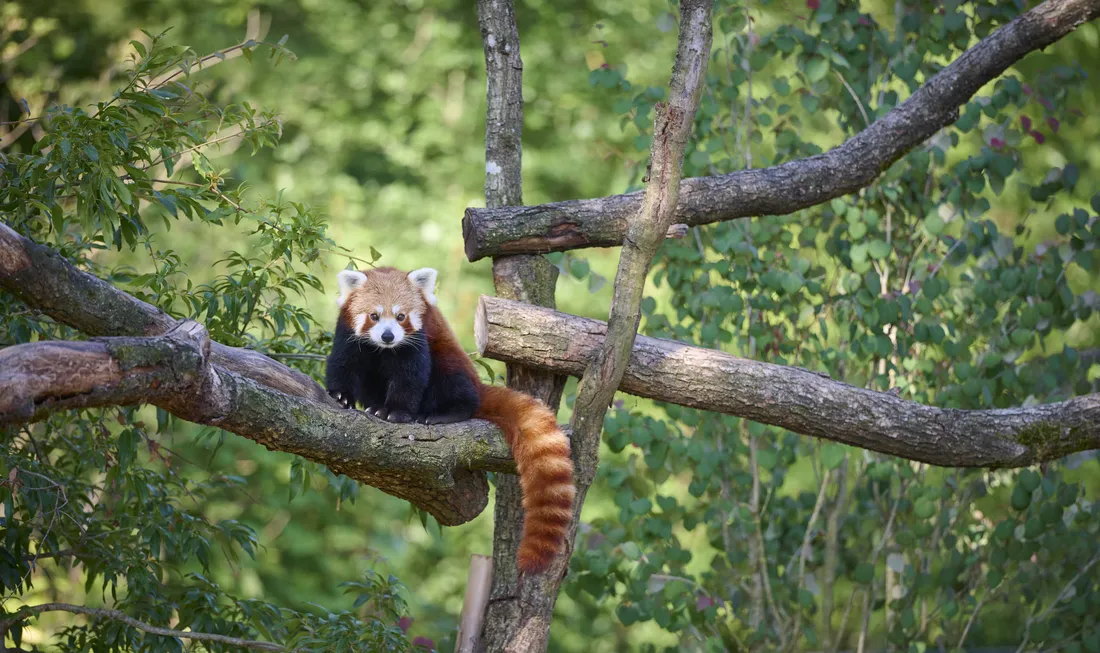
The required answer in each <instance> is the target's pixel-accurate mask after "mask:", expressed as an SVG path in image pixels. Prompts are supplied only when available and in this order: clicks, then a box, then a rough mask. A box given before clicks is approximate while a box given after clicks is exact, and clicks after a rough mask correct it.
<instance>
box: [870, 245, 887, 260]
mask: <svg viewBox="0 0 1100 653" xmlns="http://www.w3.org/2000/svg"><path fill="white" fill-rule="evenodd" d="M867 253H868V254H870V255H871V258H873V259H875V260H881V259H884V258H886V257H887V256H888V255H889V254H890V246H889V245H887V244H886V241H884V240H873V241H871V244H870V246H869V247H868V248H867Z"/></svg>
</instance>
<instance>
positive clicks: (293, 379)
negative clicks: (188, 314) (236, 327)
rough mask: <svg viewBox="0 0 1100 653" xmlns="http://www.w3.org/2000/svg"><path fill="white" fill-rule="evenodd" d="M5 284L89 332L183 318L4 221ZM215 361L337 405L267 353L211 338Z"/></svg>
mask: <svg viewBox="0 0 1100 653" xmlns="http://www.w3.org/2000/svg"><path fill="white" fill-rule="evenodd" d="M0 288H4V289H5V290H7V291H9V292H11V293H12V294H13V295H15V296H16V298H18V299H19V300H21V301H22V302H23V303H24V304H26V305H27V306H30V307H32V308H34V309H36V310H39V311H42V312H43V313H45V314H46V315H49V316H50V317H52V318H53V319H55V320H57V321H58V322H61V323H63V324H67V325H69V326H71V327H73V328H74V329H76V330H78V331H80V332H82V333H85V334H87V335H90V336H157V335H163V334H165V333H168V332H169V331H170V330H171V329H173V328H174V327H176V326H177V325H178V324H179V320H177V319H175V318H173V317H172V316H170V315H168V314H167V313H165V312H164V311H162V310H160V309H159V308H157V307H155V306H151V305H149V304H146V303H145V302H143V301H141V300H139V299H137V298H135V297H133V296H132V295H129V294H127V293H125V292H123V291H121V290H119V289H118V288H115V287H114V286H112V285H111V284H109V283H107V282H106V281H103V280H102V279H99V278H97V277H96V276H94V275H91V274H88V273H87V272H84V271H82V270H78V269H77V268H76V267H74V266H73V265H72V264H71V263H69V262H68V261H66V260H65V259H64V258H62V257H61V255H60V254H58V253H57V252H55V251H54V250H52V249H51V248H49V247H46V246H44V245H39V244H38V243H35V242H33V241H31V240H30V239H28V238H25V237H23V236H22V235H20V234H19V233H17V232H16V231H15V230H13V229H12V228H10V227H8V226H7V225H5V224H3V223H0ZM211 357H212V361H213V362H214V364H215V365H218V366H219V367H222V368H223V369H226V370H228V371H231V372H234V373H236V374H240V375H241V376H243V377H245V378H249V379H252V380H254V381H257V382H259V383H261V384H263V385H265V386H268V387H270V388H274V389H275V390H278V391H280V392H284V393H286V394H289V395H294V396H296V397H305V398H307V399H311V400H313V401H316V402H319V403H322V404H326V405H329V406H332V407H334V408H335V407H336V406H337V404H336V402H335V401H333V400H332V398H331V397H329V396H328V393H326V392H325V389H324V388H322V387H321V386H319V385H317V383H316V382H315V381H314V380H313V379H311V378H310V377H309V376H308V375H306V374H303V373H301V372H299V371H298V370H295V369H291V368H289V367H287V366H286V365H283V364H282V363H280V362H278V361H275V360H272V359H270V358H268V357H267V356H264V355H263V354H261V353H259V352H257V351H252V350H249V349H241V348H240V347H228V346H226V345H223V344H221V343H218V342H212V343H211Z"/></svg>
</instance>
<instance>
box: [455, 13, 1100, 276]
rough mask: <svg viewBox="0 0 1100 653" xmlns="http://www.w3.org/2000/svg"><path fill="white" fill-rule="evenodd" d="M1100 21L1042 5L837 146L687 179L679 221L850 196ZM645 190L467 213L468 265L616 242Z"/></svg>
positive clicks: (771, 211)
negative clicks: (985, 92) (1034, 55)
mask: <svg viewBox="0 0 1100 653" xmlns="http://www.w3.org/2000/svg"><path fill="white" fill-rule="evenodd" d="M1097 16H1100V1H1098V0H1047V1H1046V2H1044V3H1043V4H1041V5H1039V6H1038V7H1035V8H1034V9H1032V10H1031V11H1028V12H1027V13H1025V14H1023V15H1021V16H1019V17H1018V18H1016V19H1015V20H1013V21H1012V22H1010V23H1008V24H1007V25H1005V26H1003V27H1001V28H1000V29H998V30H997V31H996V32H994V33H993V34H991V35H989V36H988V37H986V38H985V39H983V40H982V41H981V42H980V43H978V44H977V45H975V46H974V47H973V48H971V49H970V50H968V51H967V52H966V53H964V54H963V55H962V56H960V57H959V58H958V59H956V60H955V61H953V62H952V63H951V64H950V65H949V66H947V67H946V68H944V69H943V70H941V71H940V72H939V73H938V74H936V75H935V76H934V77H932V79H930V80H928V81H927V82H926V83H925V84H924V85H923V86H922V87H921V88H919V89H917V91H916V92H915V93H913V95H912V96H911V97H909V99H907V100H906V101H905V102H903V103H902V104H901V105H899V106H898V107H897V108H895V109H894V110H893V111H891V112H890V113H888V114H886V115H885V116H884V117H882V118H881V119H879V120H878V121H876V122H875V123H873V124H871V125H870V126H869V127H867V128H866V129H864V130H863V131H862V132H860V133H859V134H857V135H855V136H853V137H852V138H850V139H849V140H848V141H846V142H845V143H843V144H842V145H840V146H838V147H836V148H834V149H832V150H830V151H828V152H826V153H824V154H820V155H817V156H812V157H808V158H805V159H801V160H798V161H791V162H789V163H784V164H782V165H778V166H774V167H771V168H760V169H754V170H740V171H738V172H734V173H731V174H727V175H716V176H712V177H696V178H693V179H685V180H684V181H683V183H682V184H681V186H680V198H679V204H678V205H677V207H676V214H675V221H676V222H679V223H684V224H687V225H689V226H696V225H704V224H710V223H714V222H722V221H725V220H733V219H736V218H748V217H759V216H767V215H786V214H789V213H794V212H795V211H799V210H801V209H805V208H809V207H812V206H816V205H818V204H821V203H822V202H826V201H828V200H830V199H832V198H834V197H840V196H843V195H846V194H848V193H852V192H855V191H857V190H859V189H861V188H863V187H865V186H867V185H868V184H870V183H871V182H872V181H874V180H875V178H877V177H878V176H879V174H881V173H882V172H883V171H884V170H886V169H887V168H888V167H890V165H891V164H893V163H894V162H895V161H897V160H898V159H900V158H901V157H902V156H904V155H905V154H906V153H907V152H909V151H910V150H912V149H913V148H914V147H917V146H918V145H920V144H921V143H923V142H924V141H925V140H926V139H928V138H929V137H931V136H932V135H933V134H935V133H936V132H937V131H939V130H940V129H941V128H943V127H945V126H947V125H950V124H951V123H953V122H955V121H956V120H957V119H958V117H959V107H960V106H961V105H963V104H965V103H966V102H968V101H969V100H970V98H971V97H972V96H973V95H974V93H976V92H978V90H979V89H980V88H981V87H982V86H984V85H985V84H986V83H987V82H989V81H990V80H993V79H994V78H996V77H997V76H998V75H1000V74H1001V73H1003V72H1004V71H1005V70H1006V69H1007V68H1008V67H1009V66H1011V65H1012V64H1013V63H1015V62H1016V61H1018V60H1019V59H1021V58H1022V57H1024V56H1025V55H1027V54H1028V53H1030V52H1033V51H1035V50H1041V49H1042V48H1044V47H1046V46H1047V45H1050V44H1051V43H1054V42H1055V41H1057V40H1058V39H1060V38H1062V37H1063V36H1065V35H1067V34H1069V33H1070V32H1072V31H1073V30H1074V29H1076V28H1077V26H1079V25H1081V24H1082V23H1085V22H1087V21H1090V20H1093V19H1095V18H1096V17H1097ZM643 199H644V195H643V193H641V192H637V193H630V194H627V195H614V196H611V197H601V198H597V199H587V200H571V201H566V202H554V203H551V204H542V205H539V206H519V207H505V208H484V209H479V208H469V209H466V214H465V217H464V218H463V220H462V233H463V239H464V240H465V245H466V256H467V258H469V260H471V261H476V260H478V259H481V258H484V257H486V256H500V255H503V254H522V253H546V252H555V251H563V250H569V249H578V248H583V247H612V246H617V245H620V244H622V241H623V237H624V235H626V233H627V223H628V221H629V219H630V217H631V216H632V215H634V214H636V213H637V212H638V210H639V209H640V208H641V207H642V205H643Z"/></svg>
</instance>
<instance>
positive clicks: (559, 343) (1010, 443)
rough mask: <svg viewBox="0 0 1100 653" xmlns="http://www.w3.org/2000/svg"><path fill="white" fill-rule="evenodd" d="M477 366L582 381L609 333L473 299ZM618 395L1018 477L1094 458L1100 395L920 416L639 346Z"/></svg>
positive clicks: (777, 374) (859, 392)
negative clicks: (510, 366) (487, 363)
mask: <svg viewBox="0 0 1100 653" xmlns="http://www.w3.org/2000/svg"><path fill="white" fill-rule="evenodd" d="M474 331H475V333H476V335H477V344H478V351H479V352H481V353H482V355H484V356H488V357H490V358H495V359H498V360H503V361H510V362H513V363H520V364H523V365H530V366H532V367H538V368H541V369H545V370H548V371H551V372H556V373H559V374H571V375H573V376H579V375H581V374H583V373H584V372H585V370H586V369H587V367H588V365H589V364H590V363H589V361H591V360H593V359H595V357H596V356H597V355H598V354H599V352H600V351H601V348H602V347H603V342H604V339H605V337H606V333H607V325H606V324H605V323H603V322H600V321H597V320H592V319H588V318H582V317H575V316H572V315H566V314H564V313H559V312H557V311H553V310H551V309H547V308H540V307H535V306H529V305H526V304H520V303H519V302H512V301H508V300H505V299H500V298H496V297H482V298H481V301H480V303H479V305H478V312H477V318H476V325H475V327H474ZM619 390H621V391H622V392H627V393H630V394H633V395H637V396H639V397H646V398H649V399H656V400H658V401H667V402H671V403H675V404H680V405H683V406H690V407H692V408H698V409H701V410H709V411H715V412H719V413H725V414H727V415H736V416H738V417H744V418H746V419H751V420H753V421H755V422H761V423H764V424H771V425H773V426H779V427H782V428H785V429H788V430H790V431H794V432H795V433H801V434H803V435H810V436H814V437H818V438H823V439H826V440H832V441H834V442H842V443H844V444H849V445H852V446H856V447H862V448H864V449H871V450H873V451H878V452H881V453H885V454H890V455H893V456H900V457H902V458H907V459H909V460H916V461H920V462H925V463H929V464H932V465H940V466H945V467H1023V466H1026V465H1031V464H1033V463H1037V462H1044V461H1049V460H1054V459H1057V458H1060V457H1062V456H1065V455H1067V454H1070V453H1073V452H1076V451H1086V450H1090V449H1100V394H1091V395H1086V396H1082V397H1077V398H1075V399H1070V400H1069V401H1064V402H1059V403H1051V404H1043V405H1039V406H1030V407H1026V408H1008V409H996V410H953V409H944V408H936V407H932V406H925V405H923V404H918V403H916V402H913V401H907V400H905V399H902V398H900V397H897V396H895V395H893V394H890V393H884V392H873V391H871V390H865V389H863V388H857V387H854V386H850V385H848V384H846V383H841V382H840V381H834V380H832V379H830V378H828V377H826V376H822V375H819V374H816V373H814V372H810V371H808V370H804V369H801V368H797V367H786V366H782V365H773V364H771V363H762V362H759V361H754V360H749V359H744V358H737V357H736V356H732V355H730V354H726V353H724V352H721V351H716V350H713V349H705V348H703V347H694V346H691V345H685V344H683V343H679V342H675V341H672V340H664V339H660V338H649V337H645V336H639V337H638V338H637V339H636V340H635V342H634V347H633V350H632V351H631V354H630V363H629V364H628V365H627V367H626V371H625V373H624V375H623V378H622V383H621V384H620V386H619Z"/></svg>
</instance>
